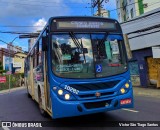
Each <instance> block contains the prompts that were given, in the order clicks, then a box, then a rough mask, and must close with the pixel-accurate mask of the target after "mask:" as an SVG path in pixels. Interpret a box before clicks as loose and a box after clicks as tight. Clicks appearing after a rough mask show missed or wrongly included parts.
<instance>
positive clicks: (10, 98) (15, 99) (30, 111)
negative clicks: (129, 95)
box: [0, 89, 160, 130]
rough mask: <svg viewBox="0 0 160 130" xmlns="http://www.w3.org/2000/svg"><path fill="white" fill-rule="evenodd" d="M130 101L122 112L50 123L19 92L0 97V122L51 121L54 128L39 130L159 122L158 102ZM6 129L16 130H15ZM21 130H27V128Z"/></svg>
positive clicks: (150, 99) (148, 99)
mask: <svg viewBox="0 0 160 130" xmlns="http://www.w3.org/2000/svg"><path fill="white" fill-rule="evenodd" d="M134 99H135V107H134V108H133V109H122V110H115V111H109V112H105V113H98V114H93V115H86V116H80V117H72V118H64V119H58V120H52V119H51V118H50V117H47V118H44V117H42V116H41V115H40V112H39V109H38V105H37V104H36V103H35V102H34V101H33V100H31V99H30V98H28V97H27V93H26V89H22V90H17V91H14V92H11V93H6V94H0V121H52V123H53V125H54V128H50V127H46V128H42V129H44V130H56V129H58V130H64V129H65V130H66V129H68V130H79V129H84V130H86V129H87V130H89V129H92V130H98V129H102V130H106V129H109V128H108V127H106V123H108V122H109V121H118V122H123V121H124V122H125V121H131V122H132V121H138V122H140V121H159V122H160V98H153V97H145V96H135V98H134ZM66 124H67V125H66ZM60 126H61V127H60ZM82 126H83V127H82ZM141 128H142V127H118V128H115V127H112V128H110V129H115V130H117V129H120V130H122V129H126V130H128V129H134V130H135V129H136V130H137V129H141ZM9 129H11V130H16V129H18V128H9ZM19 129H22V128H19ZM19 129H18V130H19ZM24 129H26V130H27V129H29V128H24ZM30 129H31V128H30ZM34 129H35V128H34ZM39 129H40V128H37V130H39ZM147 129H153V130H154V129H157V130H158V129H160V126H159V128H157V127H154V128H153V127H152V128H151V127H145V130H147ZM0 130H1V128H0Z"/></svg>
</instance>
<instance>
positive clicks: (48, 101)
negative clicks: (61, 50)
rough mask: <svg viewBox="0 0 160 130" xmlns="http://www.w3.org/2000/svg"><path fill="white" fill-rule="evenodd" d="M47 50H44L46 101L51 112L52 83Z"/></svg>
mask: <svg viewBox="0 0 160 130" xmlns="http://www.w3.org/2000/svg"><path fill="white" fill-rule="evenodd" d="M47 64H48V62H47V52H44V87H45V99H46V100H45V101H46V107H47V109H48V110H49V111H50V112H51V99H50V87H49V86H50V85H49V80H48V79H49V78H48V74H49V73H48V67H47Z"/></svg>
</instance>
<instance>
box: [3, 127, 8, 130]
mask: <svg viewBox="0 0 160 130" xmlns="http://www.w3.org/2000/svg"><path fill="white" fill-rule="evenodd" d="M2 129H4V130H10V129H9V128H8V127H2Z"/></svg>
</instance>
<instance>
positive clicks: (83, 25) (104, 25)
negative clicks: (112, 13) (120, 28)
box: [57, 21, 116, 30]
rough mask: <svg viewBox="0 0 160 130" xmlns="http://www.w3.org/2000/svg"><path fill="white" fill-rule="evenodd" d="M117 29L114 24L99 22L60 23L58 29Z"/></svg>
mask: <svg viewBox="0 0 160 130" xmlns="http://www.w3.org/2000/svg"><path fill="white" fill-rule="evenodd" d="M87 28H88V29H112V30H115V29H116V24H115V23H113V22H99V21H58V22H57V29H87Z"/></svg>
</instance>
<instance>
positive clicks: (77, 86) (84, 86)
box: [70, 80, 120, 91]
mask: <svg viewBox="0 0 160 130" xmlns="http://www.w3.org/2000/svg"><path fill="white" fill-rule="evenodd" d="M119 82H120V80H115V81H109V82H101V83H87V84H70V86H71V87H72V88H75V89H77V90H79V91H90V90H101V89H108V88H113V87H114V86H115V85H117V84H118V83H119Z"/></svg>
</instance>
